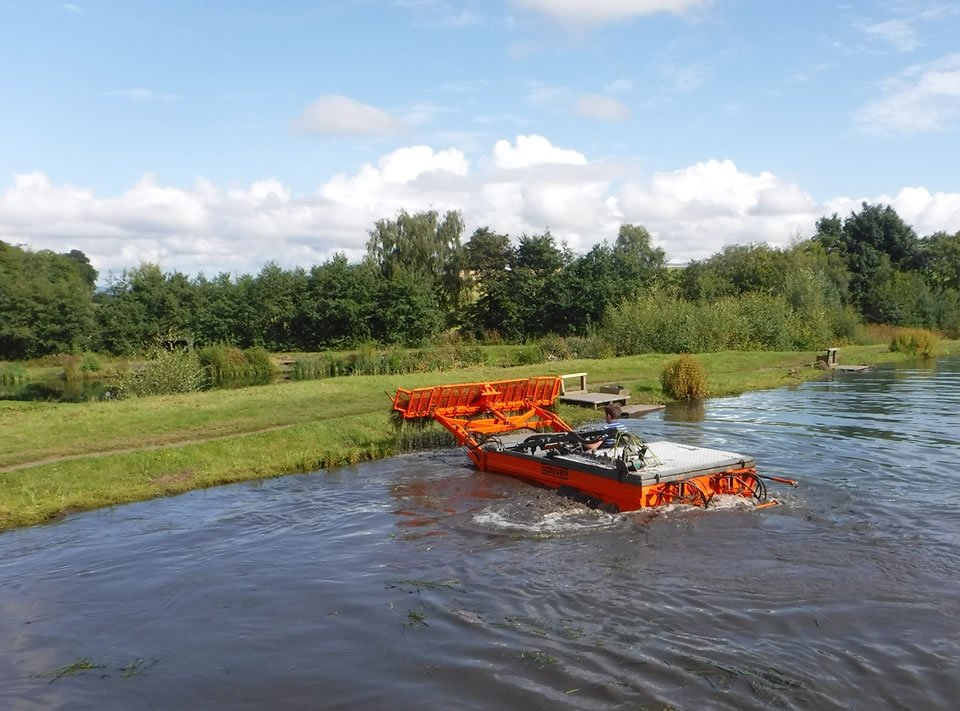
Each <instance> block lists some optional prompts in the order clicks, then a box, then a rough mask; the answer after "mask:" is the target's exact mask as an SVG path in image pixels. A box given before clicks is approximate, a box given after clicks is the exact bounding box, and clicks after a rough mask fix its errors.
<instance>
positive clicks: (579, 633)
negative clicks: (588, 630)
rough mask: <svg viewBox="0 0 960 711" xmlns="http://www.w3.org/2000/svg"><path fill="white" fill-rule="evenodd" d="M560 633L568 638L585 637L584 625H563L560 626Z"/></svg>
mask: <svg viewBox="0 0 960 711" xmlns="http://www.w3.org/2000/svg"><path fill="white" fill-rule="evenodd" d="M560 635H561V636H562V637H565V638H566V639H580V638H581V637H583V635H584V632H583V628H582V627H571V626H570V625H562V626H561V627H560Z"/></svg>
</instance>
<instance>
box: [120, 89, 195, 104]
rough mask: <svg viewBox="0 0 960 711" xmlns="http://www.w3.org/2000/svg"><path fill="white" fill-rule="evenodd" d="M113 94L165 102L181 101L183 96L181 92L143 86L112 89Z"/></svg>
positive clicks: (144, 100)
mask: <svg viewBox="0 0 960 711" xmlns="http://www.w3.org/2000/svg"><path fill="white" fill-rule="evenodd" d="M110 95H111V96H125V97H126V98H128V99H131V100H132V101H143V102H146V101H158V102H163V103H169V102H172V101H179V100H180V99H182V98H183V97H182V96H180V95H179V94H165V93H163V92H159V91H153V90H152V89H144V88H143V87H137V88H135V89H122V90H120V91H111V92H110Z"/></svg>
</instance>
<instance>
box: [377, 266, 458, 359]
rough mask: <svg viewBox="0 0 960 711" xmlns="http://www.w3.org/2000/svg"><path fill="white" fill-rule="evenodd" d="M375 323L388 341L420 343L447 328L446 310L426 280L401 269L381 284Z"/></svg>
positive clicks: (399, 343) (381, 337)
mask: <svg viewBox="0 0 960 711" xmlns="http://www.w3.org/2000/svg"><path fill="white" fill-rule="evenodd" d="M373 327H374V328H373V330H374V337H375V338H377V339H378V340H380V341H382V342H384V343H395V344H398V345H403V346H419V345H421V344H423V343H424V342H425V341H427V340H429V339H430V338H433V337H434V336H436V335H437V334H438V333H439V332H440V329H441V328H443V313H442V311H441V310H440V307H439V305H438V304H437V300H436V297H435V295H434V292H433V290H432V289H431V288H430V287H429V286H428V285H427V284H426V283H424V282H423V281H422V280H420V279H417V278H416V277H415V276H413V275H411V274H408V273H406V272H403V271H400V272H398V273H396V274H395V275H394V277H393V279H389V280H384V281H381V282H380V283H379V285H378V290H377V295H376V312H375V315H374V318H373Z"/></svg>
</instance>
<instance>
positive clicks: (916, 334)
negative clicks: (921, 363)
mask: <svg viewBox="0 0 960 711" xmlns="http://www.w3.org/2000/svg"><path fill="white" fill-rule="evenodd" d="M939 343H940V338H939V337H938V336H937V334H935V333H934V332H933V331H928V330H926V329H924V328H903V329H900V330H898V331H897V332H896V333H894V335H893V339H892V340H891V341H890V350H891V351H899V352H900V353H909V354H911V355H918V356H920V357H922V358H933V357H934V356H935V355H936V354H937V346H938V345H939Z"/></svg>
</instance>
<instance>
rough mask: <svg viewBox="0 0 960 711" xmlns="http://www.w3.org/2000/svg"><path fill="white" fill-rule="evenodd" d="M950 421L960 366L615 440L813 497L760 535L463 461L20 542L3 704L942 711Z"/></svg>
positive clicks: (93, 519) (8, 570) (384, 468)
mask: <svg viewBox="0 0 960 711" xmlns="http://www.w3.org/2000/svg"><path fill="white" fill-rule="evenodd" d="M958 413H960V361H956V360H953V361H941V363H940V364H939V367H938V368H937V369H936V370H930V369H928V368H926V367H923V368H919V367H917V368H914V367H902V368H897V369H894V368H878V369H876V370H873V371H869V372H866V373H859V374H849V375H844V374H838V375H836V377H834V378H833V379H831V380H827V381H823V382H816V383H807V384H804V385H802V386H800V387H798V388H796V389H793V390H786V389H783V390H771V391H764V392H758V393H752V394H748V395H745V396H743V397H740V398H732V399H724V400H715V401H710V402H708V403H707V404H706V406H705V408H704V410H703V412H702V414H699V415H697V414H696V412H695V411H694V414H693V415H691V414H690V413H689V411H687V410H678V409H674V408H670V409H668V410H666V411H664V412H662V413H655V414H653V415H650V416H648V417H647V418H645V419H641V420H628V421H627V423H628V426H629V427H630V428H632V429H634V430H635V431H637V432H639V433H640V434H642V435H643V436H645V437H647V438H649V439H675V440H681V441H687V442H691V443H693V444H700V445H704V446H710V447H717V448H721V449H732V450H735V451H743V452H746V453H749V454H752V455H754V456H755V457H756V458H757V460H758V462H759V464H760V466H761V468H762V469H763V471H764V472H766V473H768V474H773V475H778V474H780V475H787V476H792V477H796V478H799V479H800V480H801V482H802V483H801V487H800V488H799V489H796V490H793V489H788V490H786V491H784V490H783V489H779V490H777V492H776V494H777V497H778V498H780V499H781V500H782V501H783V502H784V505H783V506H780V507H777V508H774V509H767V510H763V511H756V510H754V509H749V508H743V507H742V506H726V507H719V508H717V509H715V510H707V511H702V510H691V509H686V508H684V507H673V508H670V509H663V510H656V511H650V512H639V513H631V514H625V515H609V514H605V513H601V512H597V511H593V510H590V509H585V508H582V507H580V506H579V505H578V504H576V503H573V502H570V501H567V500H564V499H560V498H558V497H557V496H556V495H555V494H554V493H553V492H549V491H545V490H542V489H536V488H533V487H531V486H528V485H526V484H524V483H522V482H518V481H515V480H512V479H508V478H505V477H501V476H497V475H493V474H483V473H478V472H474V471H472V470H471V469H470V468H468V467H467V466H466V457H465V456H464V455H463V453H462V452H460V451H457V450H451V451H443V452H434V453H426V454H418V455H414V456H406V457H398V458H394V459H391V460H386V461H383V462H376V463H372V464H365V465H362V466H356V467H345V468H342V469H338V470H333V471H330V472H318V473H316V474H312V475H302V476H291V477H285V478H282V479H275V480H268V481H262V482H255V483H251V484H241V485H234V486H226V487H220V488H216V489H209V490H205V491H197V492H191V493H189V494H185V495H183V496H178V497H173V498H169V499H162V500H157V501H150V502H144V503H140V504H133V505H129V506H123V507H118V508H116V509H112V510H105V511H98V512H92V513H89V514H83V515H78V516H75V517H72V518H70V519H68V520H66V521H63V522H61V523H58V524H55V525H50V526H45V527H35V528H30V529H24V530H20V531H13V532H8V533H5V534H3V535H0V581H2V587H0V708H14V709H50V708H54V709H56V708H97V709H114V708H116V709H130V708H175V707H184V708H250V709H256V708H264V707H269V708H365V709H366V708H372V709H380V708H382V709H398V708H416V709H420V708H457V709H471V708H475V709H489V708H498V707H504V708H534V709H536V708H551V709H553V708H585V709H609V708H631V709H633V708H657V709H660V708H665V707H670V708H677V709H701V708H710V709H725V708H727V709H744V708H746V709H766V708H811V709H847V708H864V709H874V708H924V709H928V708H942V709H948V708H954V707H955V702H956V697H957V694H958V692H960V683H958V679H960V668H958V660H960V596H958V595H957V593H956V583H957V573H958V570H960V554H958V553H957V549H956V542H957V538H958V534H960V517H958V516H957V510H956V505H957V503H956V502H957V499H956V496H955V494H954V488H953V486H955V485H956V483H957V482H956V479H957V477H958V476H960V475H958V472H957V466H956V464H957V461H958V459H960V457H958V454H960V449H958V443H957V439H958V433H960V414H958ZM82 659H87V660H88V661H89V662H90V663H91V664H94V665H96V666H97V668H96V669H93V670H89V671H82V672H78V673H76V674H66V675H65V676H62V677H61V678H59V679H57V680H56V681H52V677H51V676H50V673H51V672H53V671H54V670H57V669H58V668H60V669H61V670H62V668H63V667H64V665H68V664H71V663H74V662H77V661H78V660H82ZM51 682H52V683H51Z"/></svg>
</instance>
